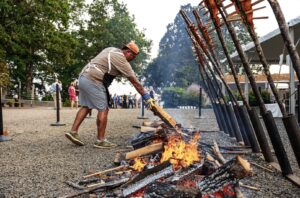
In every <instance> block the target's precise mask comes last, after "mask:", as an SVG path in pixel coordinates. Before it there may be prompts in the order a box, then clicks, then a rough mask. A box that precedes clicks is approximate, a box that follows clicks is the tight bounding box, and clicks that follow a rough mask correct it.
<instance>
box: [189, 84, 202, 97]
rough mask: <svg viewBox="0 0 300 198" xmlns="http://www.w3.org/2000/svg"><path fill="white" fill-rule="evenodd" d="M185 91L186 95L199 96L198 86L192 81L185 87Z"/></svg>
mask: <svg viewBox="0 0 300 198" xmlns="http://www.w3.org/2000/svg"><path fill="white" fill-rule="evenodd" d="M186 93H187V94H188V95H193V96H199V93H200V86H199V85H197V84H195V83H193V84H191V85H190V86H189V87H188V88H187V90H186Z"/></svg>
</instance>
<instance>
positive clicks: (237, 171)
mask: <svg viewBox="0 0 300 198" xmlns="http://www.w3.org/2000/svg"><path fill="white" fill-rule="evenodd" d="M250 175H252V169H251V167H250V163H249V162H248V161H247V160H245V159H243V158H241V157H240V156H237V157H235V158H234V159H232V160H230V161H228V162H227V163H225V164H224V165H223V166H221V167H219V168H218V169H217V170H216V171H215V172H214V173H212V174H210V175H208V176H205V177H204V178H203V180H201V181H200V182H198V183H197V186H198V188H199V190H200V191H201V193H202V195H205V194H211V193H213V192H215V191H217V190H218V189H220V188H222V187H224V186H225V185H227V184H229V183H233V184H237V182H238V181H239V180H240V179H243V178H245V177H248V176H250Z"/></svg>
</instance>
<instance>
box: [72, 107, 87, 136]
mask: <svg viewBox="0 0 300 198" xmlns="http://www.w3.org/2000/svg"><path fill="white" fill-rule="evenodd" d="M90 111H91V109H89V108H87V107H81V108H80V109H79V111H78V112H77V114H76V118H75V120H74V122H73V126H72V129H71V130H72V132H78V128H79V126H80V125H81V123H82V121H83V120H84V118H85V117H86V115H87V114H88V113H89V112H90Z"/></svg>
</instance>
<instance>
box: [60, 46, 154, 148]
mask: <svg viewBox="0 0 300 198" xmlns="http://www.w3.org/2000/svg"><path fill="white" fill-rule="evenodd" d="M138 54H139V48H138V46H137V45H136V44H135V43H134V42H130V43H128V44H126V45H124V46H123V47H122V49H119V48H115V47H108V48H105V49H104V50H102V51H101V52H100V53H99V54H98V55H97V56H96V57H95V58H93V59H92V60H91V61H90V62H89V63H88V64H87V65H86V66H85V67H84V68H83V69H82V71H81V73H80V76H79V90H80V92H79V101H80V105H81V108H80V110H79V111H78V112H77V115H76V118H75V120H74V122H73V125H72V128H71V130H70V131H68V132H67V133H65V136H66V137H67V138H68V139H69V140H70V141H71V142H73V143H74V144H76V145H79V146H83V145H84V142H83V141H82V140H81V138H80V136H79V135H78V129H79V127H80V125H81V123H82V121H83V120H84V119H85V117H86V115H87V114H88V113H89V112H90V111H91V109H96V110H97V111H98V114H97V120H96V124H97V139H96V141H95V143H94V147H96V148H112V147H115V146H116V144H114V143H111V142H110V141H108V140H107V139H106V138H105V133H106V126H107V117H108V111H109V108H108V99H109V93H108V87H109V85H110V84H111V83H112V81H113V79H114V78H115V77H116V76H124V77H126V78H127V79H128V80H129V81H130V82H131V83H132V85H133V86H134V87H135V89H136V90H137V92H138V93H140V94H141V95H142V98H143V100H145V104H148V105H150V106H151V104H152V103H153V100H152V99H151V97H150V95H149V93H147V92H146V91H145V90H144V88H143V86H142V85H141V83H140V82H139V81H138V79H137V78H136V76H135V73H134V71H133V70H132V67H131V65H130V63H129V62H131V61H132V60H134V59H135V58H136V56H137V55H138Z"/></svg>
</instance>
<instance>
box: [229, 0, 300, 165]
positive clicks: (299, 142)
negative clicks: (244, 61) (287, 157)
mask: <svg viewBox="0 0 300 198" xmlns="http://www.w3.org/2000/svg"><path fill="white" fill-rule="evenodd" d="M234 2H235V4H236V7H237V8H238V9H239V11H240V14H241V17H242V18H243V21H244V23H245V25H246V28H247V30H248V32H249V34H250V36H251V38H252V40H253V42H254V44H255V49H256V51H257V54H258V57H259V59H260V62H261V64H262V66H263V68H264V73H265V75H266V76H267V79H268V82H269V85H270V87H271V90H272V92H273V95H274V97H275V99H276V102H277V103H278V105H279V108H280V110H281V113H282V115H283V118H282V121H283V123H284V126H285V129H286V132H287V134H288V137H289V140H290V142H291V145H292V148H293V151H294V154H295V156H296V159H297V162H298V166H299V167H300V129H299V126H298V124H297V120H296V117H295V115H292V114H290V115H288V114H287V112H286V109H285V107H284V105H283V104H282V102H281V100H280V99H279V94H278V91H277V89H276V86H275V84H274V82H273V79H272V75H271V73H270V71H269V65H268V62H267V59H266V57H265V55H264V52H263V49H262V47H261V45H260V42H259V40H258V37H257V35H256V33H255V31H254V29H253V28H252V27H251V26H250V23H249V21H248V18H247V16H246V13H245V11H244V10H243V7H242V5H241V3H240V2H239V1H238V0H234ZM274 149H275V148H274ZM283 149H284V148H283Z"/></svg>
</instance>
